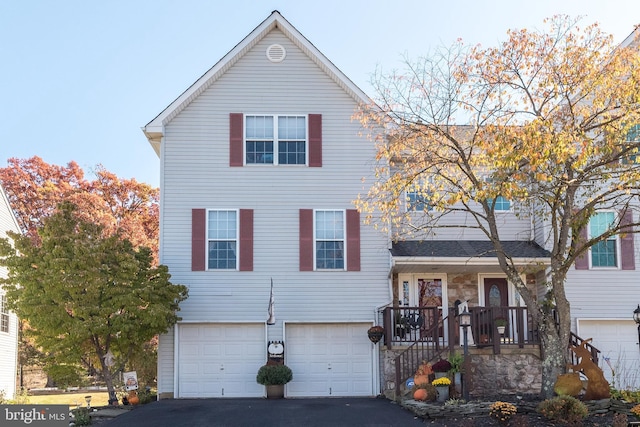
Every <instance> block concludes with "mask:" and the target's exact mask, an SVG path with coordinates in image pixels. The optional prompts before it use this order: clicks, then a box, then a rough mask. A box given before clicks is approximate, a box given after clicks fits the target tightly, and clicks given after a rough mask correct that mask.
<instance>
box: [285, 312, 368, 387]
mask: <svg viewBox="0 0 640 427" xmlns="http://www.w3.org/2000/svg"><path fill="white" fill-rule="evenodd" d="M368 327H369V325H366V324H305V325H301V324H292V325H287V326H286V331H285V335H286V342H287V345H286V347H285V348H286V355H285V360H286V362H287V364H288V365H289V366H290V367H291V369H292V370H293V381H292V382H291V383H289V384H288V385H287V389H286V392H287V396H290V397H314V396H371V395H372V394H373V363H372V357H373V356H372V345H371V343H370V342H369V340H368V338H367V329H368ZM364 349H366V351H365V350H364Z"/></svg>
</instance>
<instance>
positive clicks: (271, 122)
mask: <svg viewBox="0 0 640 427" xmlns="http://www.w3.org/2000/svg"><path fill="white" fill-rule="evenodd" d="M306 162H307V118H306V116H270V115H264V116H258V115H254V116H249V115H247V116H245V163H246V164H248V165H250V164H268V165H305V164H306Z"/></svg>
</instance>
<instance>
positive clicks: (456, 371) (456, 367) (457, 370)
mask: <svg viewBox="0 0 640 427" xmlns="http://www.w3.org/2000/svg"><path fill="white" fill-rule="evenodd" d="M448 360H449V363H451V370H450V371H449V372H451V374H452V376H453V384H454V387H455V389H456V391H457V392H458V393H461V392H462V387H461V386H462V379H461V375H460V374H461V372H462V363H463V362H464V358H463V357H462V354H460V353H453V354H452V355H451V356H449V359H448Z"/></svg>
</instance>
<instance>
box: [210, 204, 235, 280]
mask: <svg viewBox="0 0 640 427" xmlns="http://www.w3.org/2000/svg"><path fill="white" fill-rule="evenodd" d="M237 217H238V212H237V211H235V210H210V211H208V219H207V253H208V255H207V268H208V269H210V270H235V269H236V260H237V249H238V218H237Z"/></svg>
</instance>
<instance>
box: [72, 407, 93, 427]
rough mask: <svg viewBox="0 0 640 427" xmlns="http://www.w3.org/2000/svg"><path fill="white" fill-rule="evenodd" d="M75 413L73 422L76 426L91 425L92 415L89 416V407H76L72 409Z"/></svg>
mask: <svg viewBox="0 0 640 427" xmlns="http://www.w3.org/2000/svg"><path fill="white" fill-rule="evenodd" d="M71 413H72V414H73V423H74V425H76V426H89V425H91V417H90V416H89V410H88V409H87V408H76V409H74V410H72V411H71Z"/></svg>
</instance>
